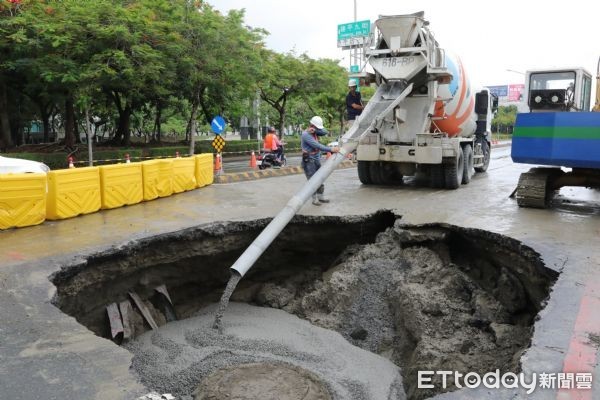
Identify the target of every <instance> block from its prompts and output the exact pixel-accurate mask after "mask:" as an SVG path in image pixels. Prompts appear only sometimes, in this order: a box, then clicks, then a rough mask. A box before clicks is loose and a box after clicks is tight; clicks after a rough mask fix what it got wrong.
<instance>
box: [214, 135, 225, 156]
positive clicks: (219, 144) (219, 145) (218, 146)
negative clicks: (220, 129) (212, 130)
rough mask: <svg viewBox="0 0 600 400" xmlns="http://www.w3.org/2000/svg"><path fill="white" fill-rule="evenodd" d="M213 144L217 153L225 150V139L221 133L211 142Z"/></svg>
mask: <svg viewBox="0 0 600 400" xmlns="http://www.w3.org/2000/svg"><path fill="white" fill-rule="evenodd" d="M211 145H212V147H214V149H215V150H216V151H217V153H220V152H221V151H222V150H223V147H225V139H223V137H222V136H221V135H217V136H215V138H214V139H213V141H212V142H211Z"/></svg>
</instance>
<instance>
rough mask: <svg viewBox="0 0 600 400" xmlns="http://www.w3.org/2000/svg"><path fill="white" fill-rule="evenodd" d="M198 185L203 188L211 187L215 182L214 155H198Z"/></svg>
mask: <svg viewBox="0 0 600 400" xmlns="http://www.w3.org/2000/svg"><path fill="white" fill-rule="evenodd" d="M195 158H196V185H197V187H202V186H206V185H211V184H212V183H213V181H214V177H215V174H214V171H213V155H212V153H207V154H198V155H197V156H196V157H195Z"/></svg>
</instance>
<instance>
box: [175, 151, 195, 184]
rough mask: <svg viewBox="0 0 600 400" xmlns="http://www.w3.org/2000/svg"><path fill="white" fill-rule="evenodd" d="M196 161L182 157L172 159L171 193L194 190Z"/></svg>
mask: <svg viewBox="0 0 600 400" xmlns="http://www.w3.org/2000/svg"><path fill="white" fill-rule="evenodd" d="M195 169H196V159H195V158H194V157H182V158H175V159H173V193H181V192H185V191H186V190H193V189H195V188H196V174H195Z"/></svg>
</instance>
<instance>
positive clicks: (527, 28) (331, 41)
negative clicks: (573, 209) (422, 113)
mask: <svg viewBox="0 0 600 400" xmlns="http://www.w3.org/2000/svg"><path fill="white" fill-rule="evenodd" d="M207 2H208V3H210V4H211V5H213V6H214V7H215V8H216V9H218V10H220V11H221V12H224V13H226V12H227V11H228V10H230V9H242V8H243V9H245V10H246V24H247V25H249V26H252V27H257V28H259V27H260V28H264V29H266V30H267V31H268V32H269V36H267V38H266V44H267V47H269V48H270V49H272V50H275V51H278V52H288V51H291V50H294V51H295V52H296V53H297V54H301V53H304V52H306V53H307V54H308V55H309V56H310V57H312V58H333V59H340V60H341V62H340V65H342V66H344V67H346V68H348V67H349V65H350V60H349V54H348V51H342V50H340V49H338V48H337V25H338V24H342V23H346V22H352V21H353V20H354V3H355V2H356V6H357V20H358V21H361V20H366V19H368V20H370V21H371V22H373V21H374V20H375V19H377V17H378V15H397V14H411V13H414V12H417V11H425V19H427V20H429V22H430V25H429V28H430V30H431V31H432V33H433V34H434V36H435V38H436V40H437V41H438V43H439V44H440V46H441V47H442V48H444V49H445V50H447V51H451V52H452V53H454V54H456V55H458V56H459V57H460V58H461V60H462V62H463V65H464V67H465V69H466V71H467V73H468V75H469V76H470V79H471V83H472V85H474V86H490V85H505V84H516V83H523V82H524V75H523V73H524V72H525V71H526V70H528V69H535V68H549V67H570V68H573V67H579V66H581V67H583V68H585V69H587V70H588V72H590V73H591V74H592V77H593V78H595V77H596V71H597V63H598V58H599V57H600V36H599V35H598V25H600V1H598V0H570V1H561V2H555V1H549V0H501V1H495V2H491V1H485V0H484V1H481V0H480V1H473V0H468V1H467V0H462V1H459V0H456V1H454V2H450V1H442V0H300V1H287V0H246V1H243V0H208V1H207ZM508 70H512V71H516V72H511V71H508ZM592 101H593V100H592Z"/></svg>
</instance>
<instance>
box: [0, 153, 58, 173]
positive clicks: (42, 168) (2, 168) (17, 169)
mask: <svg viewBox="0 0 600 400" xmlns="http://www.w3.org/2000/svg"><path fill="white" fill-rule="evenodd" d="M48 171H50V168H49V167H48V166H47V165H46V164H44V163H41V162H38V161H31V160H23V159H20V158H10V157H2V156H0V174H14V173H33V172H44V173H46V172H48Z"/></svg>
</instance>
